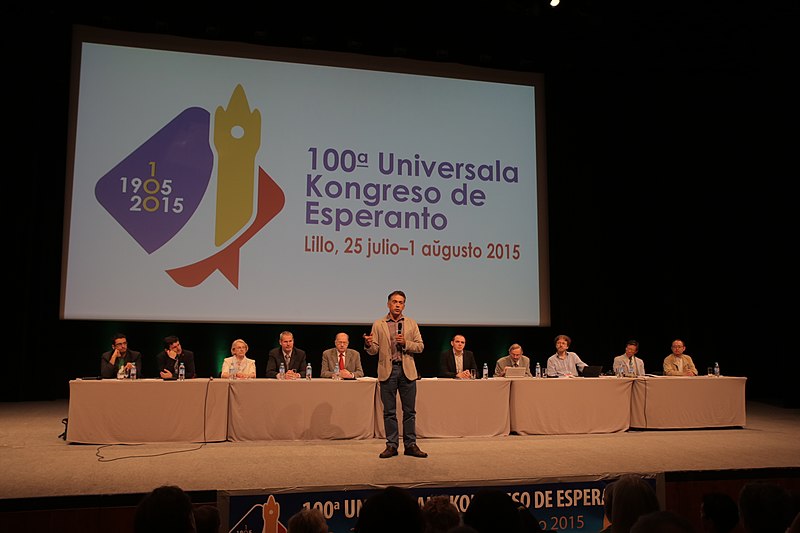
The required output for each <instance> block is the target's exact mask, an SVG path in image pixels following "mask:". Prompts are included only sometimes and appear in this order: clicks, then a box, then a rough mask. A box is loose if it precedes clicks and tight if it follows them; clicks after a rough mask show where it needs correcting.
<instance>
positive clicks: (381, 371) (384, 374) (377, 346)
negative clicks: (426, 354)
mask: <svg viewBox="0 0 800 533" xmlns="http://www.w3.org/2000/svg"><path fill="white" fill-rule="evenodd" d="M388 318H389V315H388V314H387V315H386V316H384V317H383V318H379V319H378V320H376V321H375V322H373V324H372V332H371V333H370V335H372V344H371V345H370V347H369V348H366V347H365V348H364V349H365V350H366V352H367V353H368V354H370V355H376V354H377V355H378V380H379V381H386V380H387V379H389V376H390V375H391V374H392V346H391V344H390V343H391V342H394V339H393V337H391V334H390V333H389V326H388V325H387V323H386V320H387V319H388ZM403 336H404V337H405V339H406V346H405V350H404V352H403V373H404V374H405V376H406V378H407V379H410V380H417V379H419V375H418V374H417V365H416V364H414V355H415V354H420V353H422V350H424V349H425V345H424V344H423V342H422V335H420V333H419V326H418V325H417V323H416V322H415V321H414V320H413V319H411V318H409V317H407V316H403Z"/></svg>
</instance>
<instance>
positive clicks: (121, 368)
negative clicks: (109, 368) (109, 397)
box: [117, 363, 125, 379]
mask: <svg viewBox="0 0 800 533" xmlns="http://www.w3.org/2000/svg"><path fill="white" fill-rule="evenodd" d="M117 379H125V363H120V365H119V368H117Z"/></svg>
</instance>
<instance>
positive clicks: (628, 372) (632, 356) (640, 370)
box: [614, 340, 644, 377]
mask: <svg viewBox="0 0 800 533" xmlns="http://www.w3.org/2000/svg"><path fill="white" fill-rule="evenodd" d="M638 352H639V341H635V340H629V341H628V344H626V345H625V353H624V354H622V355H618V356H616V357H615V358H614V374H617V375H618V374H622V375H625V376H633V377H636V376H644V361H642V359H641V358H640V357H636V354H637V353H638Z"/></svg>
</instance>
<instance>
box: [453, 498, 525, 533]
mask: <svg viewBox="0 0 800 533" xmlns="http://www.w3.org/2000/svg"><path fill="white" fill-rule="evenodd" d="M517 507H519V504H517V503H516V502H515V501H514V500H512V499H511V496H509V495H508V494H507V493H505V492H503V491H502V490H499V489H483V490H480V491H478V492H477V493H475V496H474V497H473V498H472V501H471V502H470V504H469V507H468V508H467V510H466V512H465V513H464V524H466V525H468V526H470V527H473V528H475V530H477V531H478V533H495V532H498V531H503V532H504V533H514V532H519V531H522V527H521V520H520V517H519V512H518V510H517Z"/></svg>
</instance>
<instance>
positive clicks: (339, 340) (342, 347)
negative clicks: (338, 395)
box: [320, 333, 364, 379]
mask: <svg viewBox="0 0 800 533" xmlns="http://www.w3.org/2000/svg"><path fill="white" fill-rule="evenodd" d="M334 344H335V345H336V348H331V349H330V350H325V351H324V352H322V372H321V373H320V377H323V378H332V377H333V375H334V369H336V368H337V367H338V368H339V377H341V378H342V379H356V378H363V377H364V370H363V369H362V368H361V354H360V353H358V352H357V351H355V350H353V349H352V348H348V346H349V345H350V336H349V335H347V333H337V334H336V339H335V340H334Z"/></svg>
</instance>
